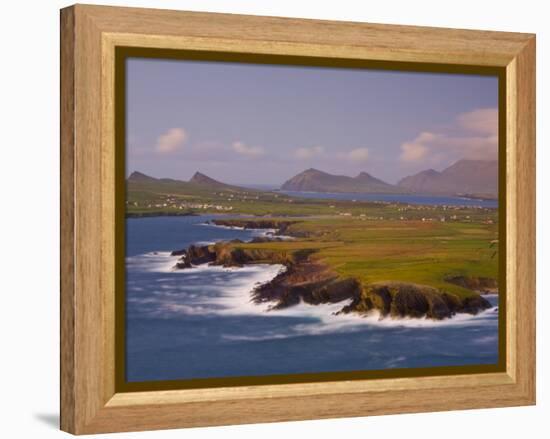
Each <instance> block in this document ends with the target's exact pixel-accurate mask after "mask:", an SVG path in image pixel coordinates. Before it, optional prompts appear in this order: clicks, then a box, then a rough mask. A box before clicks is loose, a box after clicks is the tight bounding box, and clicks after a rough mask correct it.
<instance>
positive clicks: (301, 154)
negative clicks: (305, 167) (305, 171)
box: [294, 146, 325, 160]
mask: <svg viewBox="0 0 550 439" xmlns="http://www.w3.org/2000/svg"><path fill="white" fill-rule="evenodd" d="M324 152H325V148H323V147H322V146H311V147H309V148H306V147H302V148H298V149H297V150H296V151H294V157H296V158H297V159H300V160H307V159H311V158H313V157H318V156H320V155H322V154H323V153H324Z"/></svg>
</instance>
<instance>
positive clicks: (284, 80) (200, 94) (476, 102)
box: [126, 58, 498, 184]
mask: <svg viewBox="0 0 550 439" xmlns="http://www.w3.org/2000/svg"><path fill="white" fill-rule="evenodd" d="M497 107H498V79H497V78H496V77H487V76H477V75H457V74H431V73H429V74H428V73H408V72H396V71H383V70H356V69H334V68H320V67H297V66H273V65H253V64H237V63H216V62H202V61H175V60H156V59H138V58H131V59H129V60H127V139H126V143H127V146H126V148H127V165H126V167H127V173H128V174H129V173H131V172H132V171H136V170H138V171H141V172H144V173H146V174H149V175H153V176H156V177H170V178H178V179H184V180H186V179H189V178H190V177H191V176H192V174H193V173H194V172H195V171H201V172H203V173H205V174H207V175H210V176H211V177H213V178H216V179H218V180H221V181H225V182H228V183H234V184H238V183H246V184H281V183H283V182H284V181H285V180H287V179H288V178H290V177H292V176H293V175H295V174H297V173H298V172H301V171H303V170H304V169H307V168H311V167H314V168H318V169H321V170H324V171H327V172H331V173H338V174H344V175H350V176H354V175H356V174H358V173H359V172H361V171H366V172H369V173H371V174H372V175H374V176H376V177H378V178H382V179H383V180H386V181H388V182H390V183H395V182H396V181H398V180H399V179H400V178H402V177H404V176H406V175H410V174H412V173H415V172H418V171H421V170H424V169H428V168H434V169H438V170H441V169H443V168H445V167H447V166H449V165H450V164H452V163H453V162H455V161H456V160H458V159H461V158H472V159H496V157H497V145H498V138H497V135H498V134H497V133H498V125H497V119H498V118H497Z"/></svg>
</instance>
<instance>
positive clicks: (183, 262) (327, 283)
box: [172, 219, 498, 320]
mask: <svg viewBox="0 0 550 439" xmlns="http://www.w3.org/2000/svg"><path fill="white" fill-rule="evenodd" d="M212 222H213V223H214V224H215V225H219V226H226V227H243V228H245V229H275V230H276V232H275V235H274V236H273V237H257V238H254V239H252V241H248V242H246V243H245V242H243V241H241V240H232V241H224V242H218V243H215V244H211V245H203V246H198V245H191V246H189V247H188V248H186V249H181V250H176V251H173V252H172V255H173V256H179V259H178V261H177V263H176V265H175V266H174V269H188V268H191V267H193V266H196V265H201V264H205V263H208V264H210V265H218V266H224V267H242V266H244V265H247V264H280V265H283V266H284V267H285V269H284V270H282V271H281V272H280V273H279V274H278V275H277V276H276V277H275V278H273V279H272V280H271V281H270V282H267V283H265V284H262V285H259V286H257V287H256V288H255V289H254V291H252V300H253V301H254V302H256V303H266V302H269V303H271V304H272V305H271V306H270V308H269V309H270V310H277V309H283V308H287V307H290V306H293V305H297V304H299V303H300V302H304V303H307V304H310V305H319V304H324V303H339V302H344V301H346V302H347V304H346V305H344V306H343V307H342V309H341V310H340V311H339V312H338V314H340V313H342V314H347V313H358V314H362V315H368V314H371V313H373V312H377V313H378V314H379V315H380V316H381V317H382V318H383V317H390V318H403V317H412V318H426V317H427V318H431V319H435V320H442V319H445V318H449V317H452V316H453V315H455V314H457V313H468V314H477V313H479V312H481V311H483V310H485V309H488V308H490V307H491V304H490V303H489V302H488V301H487V300H486V299H485V298H483V297H482V295H480V294H479V293H494V292H497V289H498V286H497V283H496V281H495V280H494V279H489V278H482V277H466V276H455V277H449V278H447V279H445V280H446V282H449V283H452V284H455V285H458V286H460V287H462V288H465V289H468V290H470V291H471V294H469V295H465V296H458V295H456V294H453V293H451V292H448V291H442V290H440V289H437V288H434V287H431V286H427V285H418V284H414V283H405V282H391V281H388V282H378V283H373V284H368V285H365V284H362V283H361V282H360V281H359V280H357V279H355V278H353V277H347V278H344V277H341V276H340V275H338V274H337V273H335V272H334V271H333V270H332V269H331V267H329V266H328V265H326V264H324V263H323V262H321V261H319V260H316V259H315V253H316V250H314V249H298V250H292V251H289V250H280V249H277V248H276V246H266V247H265V248H262V247H260V246H250V245H249V244H251V243H252V244H253V243H265V242H273V241H277V240H280V239H279V238H277V235H283V234H285V235H290V236H293V235H294V233H293V232H292V231H291V230H289V229H290V227H291V226H292V225H293V224H296V223H297V222H299V221H290V220H288V221H287V220H270V219H267V220H264V219H237V220H213V221H212ZM297 235H299V237H303V233H300V234H297Z"/></svg>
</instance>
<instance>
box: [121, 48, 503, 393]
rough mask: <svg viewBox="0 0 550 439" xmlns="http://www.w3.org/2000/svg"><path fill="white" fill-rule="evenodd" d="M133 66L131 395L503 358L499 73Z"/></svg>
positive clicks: (129, 75)
mask: <svg viewBox="0 0 550 439" xmlns="http://www.w3.org/2000/svg"><path fill="white" fill-rule="evenodd" d="M125 69H126V79H125V81H126V83H125V93H126V95H125V96H126V104H125V105H126V107H125V108H126V121H125V123H126V125H125V127H126V128H125V129H126V139H125V168H126V174H125V180H126V206H125V211H126V219H125V248H126V255H125V286H126V288H125V292H124V294H125V299H124V300H125V317H124V318H125V374H126V380H127V381H128V382H151V381H154V382H158V381H166V380H193V379H202V378H226V377H250V376H255V377H258V376H259V377H261V376H266V377H267V376H285V375H293V374H319V373H325V372H326V373H329V372H346V371H385V370H409V369H418V368H420V369H423V370H426V369H429V368H438V367H442V366H468V365H470V366H471V365H492V364H497V363H498V361H499V259H502V257H499V184H498V183H499V178H498V174H499V172H498V169H499V162H498V157H499V154H498V151H499V117H498V114H499V112H498V104H499V102H498V100H499V83H498V78H497V77H496V76H489V75H481V74H479V75H477V74H457V73H429V72H407V71H397V70H389V69H386V70H384V69H365V68H331V67H308V66H298V65H286V66H285V65H275V64H251V63H237V62H214V61H197V60H193V61H192V60H175V59H173V60H168V59H158V58H139V57H131V58H128V59H127V60H126V65H125Z"/></svg>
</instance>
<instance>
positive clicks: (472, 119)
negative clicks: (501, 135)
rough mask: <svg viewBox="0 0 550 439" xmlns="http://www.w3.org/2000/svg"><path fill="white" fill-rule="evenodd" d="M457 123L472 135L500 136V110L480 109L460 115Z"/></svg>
mask: <svg viewBox="0 0 550 439" xmlns="http://www.w3.org/2000/svg"><path fill="white" fill-rule="evenodd" d="M457 122H458V124H459V125H460V126H461V127H462V128H463V129H464V130H466V131H469V132H472V133H478V134H481V135H487V136H496V135H498V110H497V109H496V108H479V109H477V110H474V111H470V112H468V113H462V114H459V115H458V117H457Z"/></svg>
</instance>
